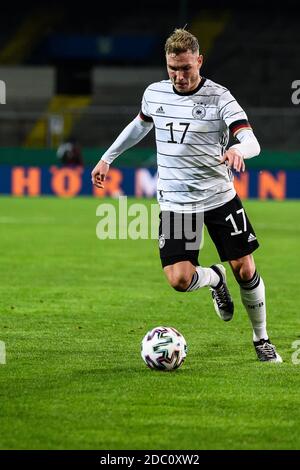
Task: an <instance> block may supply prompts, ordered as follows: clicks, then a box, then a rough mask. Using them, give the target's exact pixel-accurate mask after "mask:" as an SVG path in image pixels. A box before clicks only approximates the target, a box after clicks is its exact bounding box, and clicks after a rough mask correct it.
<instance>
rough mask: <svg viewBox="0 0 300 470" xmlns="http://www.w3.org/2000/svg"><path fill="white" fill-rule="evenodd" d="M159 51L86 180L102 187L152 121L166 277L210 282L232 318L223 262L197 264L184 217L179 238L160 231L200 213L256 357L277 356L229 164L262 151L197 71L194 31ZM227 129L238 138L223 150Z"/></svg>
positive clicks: (240, 116) (236, 112) (223, 312)
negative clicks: (160, 61)
mask: <svg viewBox="0 0 300 470" xmlns="http://www.w3.org/2000/svg"><path fill="white" fill-rule="evenodd" d="M165 53H166V63H167V70H168V75H169V80H162V81H161V82H158V83H152V84H150V85H149V86H148V87H147V88H146V90H145V92H144V95H143V99H142V106H141V111H140V113H139V115H138V116H137V117H136V118H135V119H134V120H133V121H132V122H131V123H130V124H129V125H128V126H127V127H126V128H125V129H124V130H123V131H122V132H121V134H120V135H119V136H118V137H117V139H116V140H115V142H114V143H113V144H112V145H111V146H110V148H109V149H108V150H107V151H106V152H105V153H104V155H103V156H102V158H101V160H100V161H99V163H98V164H97V165H96V166H95V168H94V169H93V171H92V175H91V176H92V182H93V184H94V185H95V186H96V187H98V188H103V187H104V184H105V178H106V175H107V173H108V170H109V166H110V164H111V163H112V162H113V160H114V159H115V158H116V157H118V156H119V155H120V154H121V153H123V152H124V151H126V150H127V149H129V148H130V147H132V146H134V145H135V144H137V143H138V142H139V141H140V140H141V139H142V138H143V137H144V136H146V135H147V134H148V132H149V131H150V130H151V129H152V128H153V126H154V127H155V135H156V146H157V165H158V187H157V199H158V203H159V205H160V209H161V213H160V219H161V220H160V229H159V249H160V257H161V263H162V267H163V269H164V272H165V274H166V277H167V279H168V281H169V283H170V285H171V286H172V287H173V288H174V289H176V290H178V291H182V292H191V291H194V290H196V289H200V288H202V287H206V286H209V287H210V290H211V293H212V299H213V304H214V308H215V310H216V313H217V314H218V316H219V317H220V318H221V319H222V320H224V321H229V320H231V318H232V316H233V311H234V304H233V301H232V298H231V295H230V293H229V290H228V287H227V283H226V271H225V268H224V266H223V265H222V264H215V265H212V266H211V267H202V266H200V265H199V264H198V255H199V246H196V247H194V248H196V249H187V241H188V237H187V236H186V231H185V230H184V224H185V223H186V222H185V221H184V222H183V226H182V236H181V237H180V238H179V237H178V230H177V229H176V228H173V229H170V233H169V234H168V236H166V235H165V233H164V231H163V227H164V220H165V219H166V217H167V216H168V217H169V220H170V221H171V222H172V221H173V222H174V220H175V219H176V218H177V219H178V214H180V215H182V214H183V216H184V217H183V219H184V220H185V219H188V217H189V218H191V219H188V220H189V223H190V222H191V221H192V224H195V221H196V223H197V220H199V217H198V218H197V216H199V214H201V215H202V218H203V219H204V223H205V225H206V227H207V230H208V232H209V234H210V237H211V239H212V240H213V242H214V244H215V246H216V249H217V251H218V253H219V257H220V259H221V261H228V262H229V264H230V266H231V269H232V271H233V273H234V276H235V278H236V280H237V282H238V283H239V286H240V295H241V299H242V302H243V305H244V306H245V309H246V311H247V313H248V316H249V319H250V321H251V324H252V328H253V344H254V347H255V350H256V353H257V357H258V359H259V360H260V361H269V362H282V359H281V357H280V355H279V354H278V353H277V352H276V348H275V346H274V345H273V344H272V342H271V341H270V339H269V336H268V333H267V329H266V301H265V286H264V282H263V280H262V278H261V276H260V275H259V274H258V272H257V271H256V267H255V262H254V259H253V255H252V252H253V251H254V250H256V249H257V248H258V246H259V244H258V241H257V238H256V235H255V232H254V229H253V227H252V225H251V223H250V221H249V219H248V217H247V214H246V212H245V209H244V208H243V206H242V203H241V201H240V199H239V197H238V195H237V194H236V191H235V189H234V185H233V175H232V172H231V168H233V169H234V170H235V171H237V172H240V171H244V169H245V162H244V160H245V159H247V158H252V157H254V156H256V155H258V154H259V153H260V146H259V143H258V141H257V139H256V137H255V135H254V133H253V131H252V129H251V126H250V124H249V122H248V119H247V115H246V114H245V112H244V110H243V109H242V108H241V106H240V105H239V104H238V103H237V101H236V100H235V98H234V97H233V96H232V95H231V93H230V92H229V91H228V89H227V88H225V87H224V86H222V85H219V84H217V83H215V82H213V81H212V80H210V79H208V78H204V77H203V76H201V74H200V69H201V66H202V62H203V56H202V55H200V53H199V44H198V40H197V38H196V37H195V36H193V35H192V34H191V33H190V32H189V31H187V30H185V29H175V31H174V32H173V33H172V34H171V35H170V37H169V38H168V39H167V40H166V43H165ZM229 131H230V132H231V133H232V134H233V136H234V137H235V138H236V140H237V143H235V144H234V145H232V146H231V147H230V148H228V149H227V150H226V146H227V144H228V140H229ZM171 225H172V224H171ZM201 229H202V227H201V224H199V226H198V230H201ZM199 243H200V242H199Z"/></svg>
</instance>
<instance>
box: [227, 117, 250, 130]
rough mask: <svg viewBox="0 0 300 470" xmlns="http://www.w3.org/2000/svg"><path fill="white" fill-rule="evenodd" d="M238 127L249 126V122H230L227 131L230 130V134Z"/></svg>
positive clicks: (240, 120)
mask: <svg viewBox="0 0 300 470" xmlns="http://www.w3.org/2000/svg"><path fill="white" fill-rule="evenodd" d="M240 126H247V127H248V126H249V122H248V121H247V119H238V120H237V121H234V122H232V123H231V124H229V129H230V130H231V132H233V131H234V129H236V128H237V127H240Z"/></svg>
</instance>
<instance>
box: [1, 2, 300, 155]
mask: <svg viewBox="0 0 300 470" xmlns="http://www.w3.org/2000/svg"><path fill="white" fill-rule="evenodd" d="M233 3H234V2H222V1H214V0H211V1H210V2H208V1H203V2H201V5H199V2H196V1H194V0H189V1H188V0H182V1H177V2H173V4H172V8H170V4H169V2H161V1H158V0H153V1H152V2H151V3H147V2H138V1H132V2H129V3H126V4H121V5H120V6H119V7H118V11H117V13H116V9H115V5H113V4H105V6H101V10H100V9H99V6H98V5H96V4H94V3H91V2H87V3H85V8H82V5H78V6H77V5H75V4H72V3H71V2H70V3H68V2H64V3H59V2H56V1H53V2H51V4H50V3H49V4H48V6H47V2H45V4H44V3H43V8H42V7H40V4H39V3H38V2H35V1H29V2H28V3H27V2H26V7H25V6H23V7H21V8H20V9H18V11H17V12H16V14H15V15H13V14H12V7H11V8H7V9H6V10H5V11H4V18H5V19H6V21H4V27H3V28H2V31H1V35H0V67H1V66H2V65H3V64H11V63H14V64H18V65H26V66H30V67H34V66H35V67H36V66H42V67H52V68H53V71H54V72H53V73H54V77H55V85H54V89H53V93H52V95H51V96H48V95H47V94H45V96H40V97H39V99H37V98H36V99H33V98H31V99H30V98H29V97H27V98H26V97H20V96H19V97H11V99H9V101H8V103H7V105H6V107H5V113H6V117H5V113H4V110H3V109H1V110H0V111H1V113H0V122H1V131H0V137H1V145H2V146H3V145H7V146H8V145H16V144H18V145H32V146H36V145H46V146H47V145H49V142H50V143H51V139H50V140H49V138H48V137H47V136H48V133H49V129H47V125H48V124H47V118H46V117H43V116H46V115H47V113H54V114H57V115H58V114H61V115H63V116H64V117H65V115H66V113H67V114H68V116H69V117H68V119H69V118H70V116H71V118H70V119H71V121H70V119H69V121H68V128H67V129H65V131H64V135H63V137H66V135H65V134H66V133H68V132H72V133H73V132H75V133H76V135H81V136H82V139H81V140H82V144H83V145H85V146H91V147H94V146H107V145H109V144H110V142H111V140H112V139H113V138H114V137H115V136H116V135H117V134H118V132H119V131H120V130H121V129H122V128H123V127H124V126H125V125H126V123H127V122H128V121H129V120H130V119H132V117H133V116H135V115H136V113H137V112H138V109H139V105H140V100H141V97H142V92H143V90H144V88H145V86H146V85H147V84H148V83H150V82H151V81H153V80H152V78H154V80H155V79H156V78H155V77H161V78H164V77H166V71H165V68H164V54H163V45H164V41H165V38H166V37H167V36H168V35H169V34H170V32H171V31H172V30H173V29H174V27H177V26H184V24H185V23H187V27H188V28H189V29H190V30H191V31H192V32H194V33H195V34H196V35H197V36H198V37H199V40H200V47H201V48H203V52H204V54H205V61H204V65H203V69H202V73H203V75H204V76H208V77H210V78H211V79H213V80H215V81H216V82H219V83H221V84H223V85H224V86H228V88H229V89H230V90H231V91H232V93H233V94H234V96H235V97H236V98H237V99H238V101H239V102H240V104H241V105H242V106H244V107H245V109H246V110H247V113H248V117H249V120H250V121H251V123H252V124H253V127H254V129H255V132H256V134H257V136H258V138H259V140H260V142H261V143H262V145H263V146H264V147H266V148H274V147H276V148H277V149H280V150H297V149H298V148H299V137H298V132H297V120H298V119H299V109H298V108H297V107H296V106H294V105H293V104H292V101H291V94H292V90H291V84H292V82H293V80H295V79H297V78H299V77H297V76H296V72H295V71H296V70H299V65H300V63H299V62H300V30H299V28H298V24H297V16H296V15H293V9H292V3H291V2H289V1H287V2H285V5H280V6H278V7H273V8H272V9H270V10H269V9H266V10H264V9H263V7H262V5H261V4H259V3H258V2H252V3H251V8H246V7H245V6H241V5H239V4H238V2H237V6H236V8H233ZM256 7H257V8H256ZM50 13H51V14H50ZM37 18H38V21H37ZM26 25H27V26H26ZM22 39H23V41H22ZM117 41H120V42H117ZM126 41H128V42H126ZM130 41H133V42H130ZM147 41H148V42H147ZM149 41H152V42H149ZM114 43H116V44H123V45H124V48H122V50H121V53H120V54H115V49H114V48H113V45H114ZM126 44H127V46H126ZM132 44H135V45H136V49H137V50H138V49H139V48H140V55H137V54H134V47H132ZM21 45H23V49H22V47H21ZM24 45H25V46H26V47H25V49H24ZM143 47H144V48H145V49H142V48H143ZM70 51H71V53H70ZM31 70H33V69H31ZM0 73H1V68H0ZM100 73H102V74H103V73H106V75H105V76H106V81H105V82H104V81H102V83H101V84H100V83H99V81H97V80H95V77H96V76H97V74H100ZM116 76H117V80H116V79H115V77H116ZM126 76H128V77H130V76H131V77H134V79H133V78H132V79H125V77H126ZM0 78H1V77H0ZM159 79H160V78H159ZM50 88H51V86H50ZM51 89H52V88H51ZM29 96H30V93H29ZM68 96H69V98H68ZM78 103H80V106H79V105H78ZM72 113H73V117H74V119H73V118H72ZM41 116H42V121H41ZM41 122H43V123H44V124H41ZM70 122H71V124H70ZM38 128H39V129H40V130H39V131H37V129H38ZM33 136H35V138H34V137H33ZM140 145H141V146H149V145H153V137H151V136H149V137H147V138H146V139H145V140H144V141H143V142H142V143H141V144H140Z"/></svg>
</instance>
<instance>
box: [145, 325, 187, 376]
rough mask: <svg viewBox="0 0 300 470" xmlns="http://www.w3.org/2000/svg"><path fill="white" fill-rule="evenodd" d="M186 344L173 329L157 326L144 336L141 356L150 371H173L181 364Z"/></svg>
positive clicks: (185, 352)
mask: <svg viewBox="0 0 300 470" xmlns="http://www.w3.org/2000/svg"><path fill="white" fill-rule="evenodd" d="M186 354H187V344H186V341H185V339H184V337H183V335H182V334H181V333H179V331H177V330H176V329H175V328H172V327H168V326H157V327H156V328H153V329H152V330H150V331H148V333H147V334H146V335H145V336H144V338H143V340H142V345H141V356H142V358H143V360H144V361H145V363H146V364H147V366H148V367H150V369H158V370H174V369H178V367H179V366H181V364H182V363H183V361H184V359H185V357H186Z"/></svg>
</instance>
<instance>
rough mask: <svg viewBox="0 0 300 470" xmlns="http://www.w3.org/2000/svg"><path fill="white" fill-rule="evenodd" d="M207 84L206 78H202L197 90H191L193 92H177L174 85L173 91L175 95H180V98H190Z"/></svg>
mask: <svg viewBox="0 0 300 470" xmlns="http://www.w3.org/2000/svg"><path fill="white" fill-rule="evenodd" d="M205 82H206V78H204V77H201V80H200V82H199V85H198V86H197V88H195V89H194V90H191V91H186V92H182V93H181V92H180V91H177V90H176V88H175V87H174V85H173V91H174V93H176V95H180V96H189V95H194V94H195V93H197V92H198V91H199V90H200V88H202V87H203V85H204V83H205Z"/></svg>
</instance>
